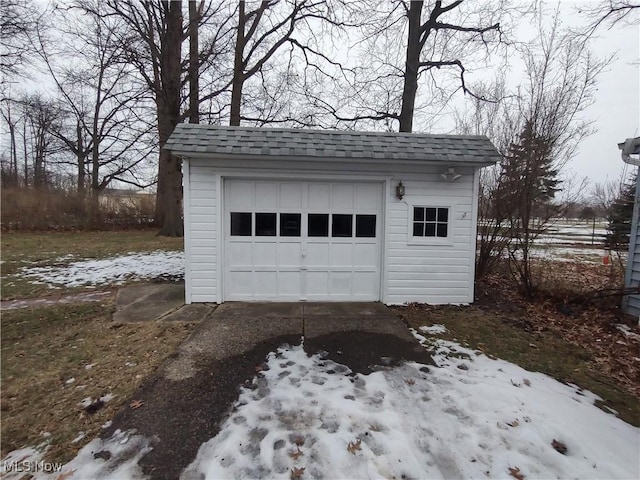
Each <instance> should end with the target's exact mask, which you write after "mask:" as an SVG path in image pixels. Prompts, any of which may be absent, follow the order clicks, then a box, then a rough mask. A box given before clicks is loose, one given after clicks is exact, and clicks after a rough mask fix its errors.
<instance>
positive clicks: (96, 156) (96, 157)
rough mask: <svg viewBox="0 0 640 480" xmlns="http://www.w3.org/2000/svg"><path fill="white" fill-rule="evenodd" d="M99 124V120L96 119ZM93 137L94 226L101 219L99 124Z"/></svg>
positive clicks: (92, 199) (92, 212) (92, 219)
mask: <svg viewBox="0 0 640 480" xmlns="http://www.w3.org/2000/svg"><path fill="white" fill-rule="evenodd" d="M95 121H96V122H97V119H95ZM95 128H96V130H94V135H93V148H92V149H91V199H90V201H91V203H90V204H89V218H90V221H91V223H92V224H94V225H97V224H98V222H99V217H100V177H99V175H100V150H99V144H98V142H97V140H98V138H97V133H96V132H97V123H96V125H95Z"/></svg>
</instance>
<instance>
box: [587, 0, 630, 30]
mask: <svg viewBox="0 0 640 480" xmlns="http://www.w3.org/2000/svg"><path fill="white" fill-rule="evenodd" d="M577 10H578V12H579V13H582V14H584V15H585V16H586V17H587V18H588V19H589V20H590V22H589V25H588V26H587V29H586V32H585V34H586V35H587V36H590V35H592V34H593V33H594V32H595V31H596V30H597V29H598V28H600V27H601V26H603V25H608V26H609V28H611V27H612V26H614V25H616V24H622V25H638V23H639V22H640V16H639V15H638V12H640V2H637V1H632V0H600V2H598V3H597V4H596V5H593V4H581V5H580V6H579V7H577Z"/></svg>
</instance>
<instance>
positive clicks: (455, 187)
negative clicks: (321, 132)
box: [185, 158, 477, 304]
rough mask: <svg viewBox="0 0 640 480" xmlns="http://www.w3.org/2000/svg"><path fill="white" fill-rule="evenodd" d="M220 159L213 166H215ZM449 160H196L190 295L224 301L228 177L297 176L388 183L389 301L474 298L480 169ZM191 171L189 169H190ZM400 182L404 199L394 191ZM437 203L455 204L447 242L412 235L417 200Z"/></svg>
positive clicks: (189, 207)
mask: <svg viewBox="0 0 640 480" xmlns="http://www.w3.org/2000/svg"><path fill="white" fill-rule="evenodd" d="M214 164H215V165H214ZM447 166H449V165H424V164H422V165H420V164H404V163H397V164H391V163H389V164H387V165H382V164H375V165H374V164H371V165H366V164H365V165H362V164H361V165H357V164H353V163H350V162H346V161H344V159H343V161H342V162H340V163H337V162H333V161H331V160H328V161H327V162H326V164H325V163H324V162H314V163H312V164H308V163H304V164H302V163H298V164H296V163H295V162H289V161H278V160H274V161H272V162H265V161H264V160H262V161H256V160H243V159H237V158H235V159H230V160H215V162H214V161H211V160H206V159H191V160H189V161H188V168H187V169H185V175H188V179H185V223H186V231H185V252H186V254H187V262H188V269H187V271H188V272H189V273H188V275H189V276H190V278H189V279H188V280H187V301H188V302H218V301H220V299H221V298H222V297H221V295H220V292H219V290H220V288H221V286H222V284H223V280H222V271H223V265H222V262H221V261H219V260H222V259H223V258H224V254H223V253H222V252H221V250H222V249H223V242H222V239H220V238H219V236H218V235H219V232H220V226H219V225H218V224H217V221H218V215H219V214H220V213H219V212H220V211H221V210H220V209H221V208H222V207H221V200H222V199H220V198H219V196H220V194H219V193H218V192H217V189H218V187H219V186H220V185H221V183H220V182H221V179H222V178H257V179H262V180H264V179H274V180H279V179H295V180H299V181H317V180H323V181H325V180H328V181H330V180H340V181H345V180H351V181H354V182H357V181H378V182H383V184H384V186H385V187H384V188H385V200H384V205H383V217H384V223H383V225H382V232H381V234H382V235H383V246H382V249H383V260H382V278H381V286H382V288H381V295H380V296H381V298H380V300H381V301H383V302H384V303H387V304H402V303H405V302H423V303H432V304H443V303H456V304H464V303H470V302H472V301H473V273H474V265H473V264H474V255H475V233H474V232H475V225H474V221H475V218H476V217H475V212H474V209H475V207H476V203H475V202H474V198H473V196H474V191H475V188H474V182H475V181H476V180H475V178H476V177H477V175H475V173H476V172H477V169H476V168H474V167H471V166H467V167H465V166H456V171H457V172H458V173H460V174H462V177H461V178H460V179H458V180H457V181H454V182H446V181H444V180H442V179H441V178H440V174H441V173H443V172H444V171H445V169H446V167H447ZM187 172H188V174H187ZM399 181H402V182H403V184H404V185H405V189H406V195H405V197H404V198H403V199H402V200H399V199H398V198H396V196H395V188H396V185H397V184H398V182H399ZM431 203H434V206H448V207H450V209H451V210H450V225H449V228H450V230H449V231H450V234H449V237H450V238H449V241H448V242H446V243H445V244H420V243H417V244H416V242H413V241H412V239H411V238H410V237H411V235H409V224H410V221H411V218H412V210H411V208H412V205H414V204H417V205H425V204H431Z"/></svg>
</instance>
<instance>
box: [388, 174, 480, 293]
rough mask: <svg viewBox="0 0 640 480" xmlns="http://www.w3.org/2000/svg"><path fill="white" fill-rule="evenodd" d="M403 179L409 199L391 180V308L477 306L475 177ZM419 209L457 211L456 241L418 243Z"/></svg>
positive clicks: (452, 236) (452, 221)
mask: <svg viewBox="0 0 640 480" xmlns="http://www.w3.org/2000/svg"><path fill="white" fill-rule="evenodd" d="M469 173H470V172H469ZM398 180H402V183H403V184H404V186H405V191H406V195H405V197H404V198H403V199H402V200H399V199H398V198H396V196H395V185H396V183H397V182H396V180H394V181H392V182H391V184H390V189H389V192H388V195H387V209H388V214H387V218H388V230H387V258H386V269H387V275H386V283H387V285H386V295H385V298H384V299H383V301H384V302H385V303H387V304H402V303H405V302H420V303H431V304H442V303H469V302H472V301H473V261H472V260H471V258H472V257H471V253H470V252H471V249H473V251H474V252H475V244H474V243H472V240H471V239H472V238H474V237H473V220H472V219H473V218H474V215H473V212H472V208H473V199H472V193H473V190H474V189H473V185H474V177H473V175H471V174H467V175H463V176H462V177H461V178H460V179H459V180H457V181H455V182H451V183H449V182H445V181H442V180H441V179H440V178H439V175H412V176H411V177H410V179H404V178H398ZM414 205H424V206H430V205H433V206H448V207H450V208H451V210H450V212H449V215H450V223H449V229H450V232H449V235H450V239H449V241H448V242H447V243H446V244H437V243H435V242H433V243H432V244H429V243H428V242H426V243H425V244H416V243H415V242H413V241H412V239H411V232H410V228H409V225H410V223H411V222H412V219H413V206H414Z"/></svg>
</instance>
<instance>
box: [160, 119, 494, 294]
mask: <svg viewBox="0 0 640 480" xmlns="http://www.w3.org/2000/svg"><path fill="white" fill-rule="evenodd" d="M165 148H167V149H169V150H171V151H172V152H173V153H174V154H175V155H178V156H180V157H181V158H182V159H183V160H184V164H183V174H184V223H185V258H186V272H185V283H186V302H187V303H192V302H216V303H221V302H225V301H238V300H242V301H305V300H306V301H382V302H384V303H386V304H402V303H405V302H423V303H432V304H442V303H457V304H464V303H470V302H472V301H473V281H474V263H475V244H476V242H475V238H476V218H477V198H478V176H479V170H480V168H481V167H483V166H486V165H490V164H492V163H495V162H496V161H497V159H498V153H497V152H496V150H495V148H494V147H493V145H492V144H491V143H490V142H489V140H488V139H487V138H486V137H480V136H447V135H421V134H410V133H374V132H343V131H341V132H338V131H329V130H324V131H320V130H287V129H270V128H243V127H220V126H212V125H189V124H180V125H178V126H177V128H176V130H175V131H174V133H173V135H172V136H171V138H170V139H169V141H168V142H167V143H166V145H165Z"/></svg>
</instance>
